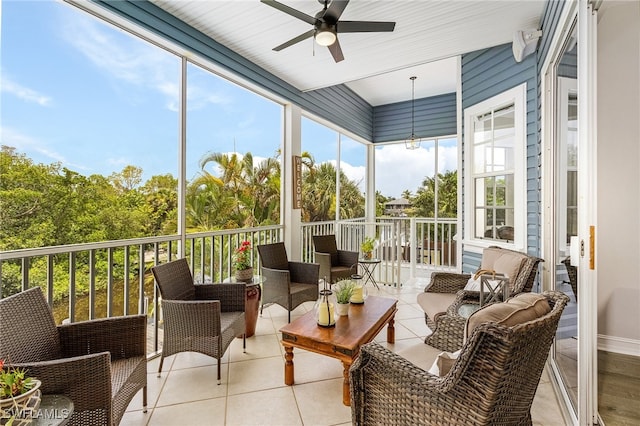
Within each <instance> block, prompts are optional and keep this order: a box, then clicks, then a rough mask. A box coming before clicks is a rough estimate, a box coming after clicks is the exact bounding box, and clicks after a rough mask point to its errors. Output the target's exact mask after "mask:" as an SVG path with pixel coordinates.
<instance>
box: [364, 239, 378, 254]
mask: <svg viewBox="0 0 640 426" xmlns="http://www.w3.org/2000/svg"><path fill="white" fill-rule="evenodd" d="M375 242H376V240H374V239H373V238H371V237H366V238H365V239H364V241H362V244H360V250H362V253H363V254H367V253H369V254H371V252H372V251H373V248H374V245H375Z"/></svg>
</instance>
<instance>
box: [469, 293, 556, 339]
mask: <svg viewBox="0 0 640 426" xmlns="http://www.w3.org/2000/svg"><path fill="white" fill-rule="evenodd" d="M549 312H551V307H550V306H549V302H548V301H547V298H546V297H544V296H543V295H541V294H536V293H521V294H518V295H517V296H515V297H512V298H511V299H508V300H507V301H506V302H502V303H494V304H492V305H488V306H486V307H484V308H482V309H479V310H477V311H476V312H474V313H473V314H472V315H471V316H470V317H469V319H468V320H467V324H466V327H465V333H464V341H465V342H466V340H467V336H470V335H471V332H472V331H473V330H474V329H475V328H476V327H477V326H478V325H480V324H482V323H485V322H495V323H497V324H502V325H505V326H507V327H513V326H515V325H518V324H522V323H525V322H527V321H531V320H534V319H536V318H540V317H541V316H543V315H546V314H547V313H549Z"/></svg>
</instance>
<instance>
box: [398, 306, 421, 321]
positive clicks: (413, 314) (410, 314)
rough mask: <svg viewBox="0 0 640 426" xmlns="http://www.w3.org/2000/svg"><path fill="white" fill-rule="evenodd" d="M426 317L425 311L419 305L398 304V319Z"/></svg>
mask: <svg viewBox="0 0 640 426" xmlns="http://www.w3.org/2000/svg"><path fill="white" fill-rule="evenodd" d="M420 317H422V318H423V319H424V311H423V310H422V309H420V308H419V307H418V305H413V304H411V305H410V304H407V303H404V304H398V312H396V321H398V320H404V319H411V318H420Z"/></svg>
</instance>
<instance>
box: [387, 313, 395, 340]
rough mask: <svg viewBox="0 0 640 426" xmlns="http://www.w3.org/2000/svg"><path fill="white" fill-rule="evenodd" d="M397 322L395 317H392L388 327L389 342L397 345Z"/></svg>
mask: <svg viewBox="0 0 640 426" xmlns="http://www.w3.org/2000/svg"><path fill="white" fill-rule="evenodd" d="M395 324H396V320H395V317H391V319H390V320H389V324H388V325H387V342H388V343H395V342H396V327H395Z"/></svg>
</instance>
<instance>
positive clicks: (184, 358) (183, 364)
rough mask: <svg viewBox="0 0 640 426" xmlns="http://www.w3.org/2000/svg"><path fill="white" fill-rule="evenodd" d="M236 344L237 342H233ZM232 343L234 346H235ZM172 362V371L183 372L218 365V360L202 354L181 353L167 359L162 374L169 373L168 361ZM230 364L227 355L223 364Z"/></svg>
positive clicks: (223, 359) (223, 358)
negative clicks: (186, 369)
mask: <svg viewBox="0 0 640 426" xmlns="http://www.w3.org/2000/svg"><path fill="white" fill-rule="evenodd" d="M233 343H236V342H233ZM233 343H232V344H233ZM240 347H242V342H240ZM168 360H172V361H173V364H172V365H171V370H172V371H173V370H182V369H184V368H194V367H214V368H215V366H216V364H217V363H218V360H216V359H215V358H213V357H211V356H208V355H205V354H201V353H199V352H180V353H177V354H175V355H171V356H169V357H166V358H165V361H164V364H165V365H163V366H162V372H163V373H164V372H165V371H169V369H168V368H167V367H166V364H167V361H168ZM226 362H229V355H228V354H227V353H225V355H224V356H223V357H222V363H223V364H224V363H226Z"/></svg>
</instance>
